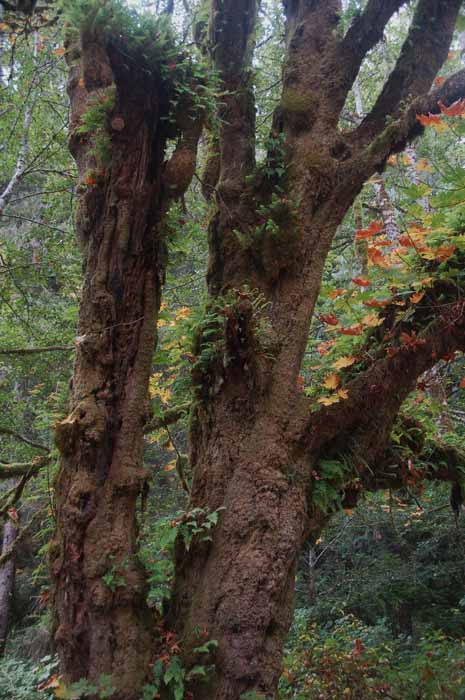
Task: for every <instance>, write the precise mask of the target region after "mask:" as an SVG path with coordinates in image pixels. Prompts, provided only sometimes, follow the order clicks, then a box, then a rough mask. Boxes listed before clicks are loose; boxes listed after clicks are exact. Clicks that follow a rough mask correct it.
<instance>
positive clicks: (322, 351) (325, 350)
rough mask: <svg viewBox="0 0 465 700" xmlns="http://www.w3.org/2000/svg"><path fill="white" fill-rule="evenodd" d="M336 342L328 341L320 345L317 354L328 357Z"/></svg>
mask: <svg viewBox="0 0 465 700" xmlns="http://www.w3.org/2000/svg"><path fill="white" fill-rule="evenodd" d="M335 342H336V341H335V340H327V341H326V342H324V343H320V344H319V345H318V347H317V352H318V353H319V354H320V355H327V354H328V353H329V351H330V348H331V347H332V346H333V345H334V343H335Z"/></svg>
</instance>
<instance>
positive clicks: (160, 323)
mask: <svg viewBox="0 0 465 700" xmlns="http://www.w3.org/2000/svg"><path fill="white" fill-rule="evenodd" d="M167 325H168V321H165V319H164V318H160V319H159V320H158V327H159V328H163V326H167Z"/></svg>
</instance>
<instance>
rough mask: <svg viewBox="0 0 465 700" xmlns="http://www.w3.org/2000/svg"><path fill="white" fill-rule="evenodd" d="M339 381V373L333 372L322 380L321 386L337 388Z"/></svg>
mask: <svg viewBox="0 0 465 700" xmlns="http://www.w3.org/2000/svg"><path fill="white" fill-rule="evenodd" d="M340 383H341V378H340V377H339V375H337V374H335V373H333V374H328V375H327V376H326V377H325V379H324V382H323V386H324V387H325V389H337V387H338V386H339V384H340Z"/></svg>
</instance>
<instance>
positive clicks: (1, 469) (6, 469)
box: [0, 457, 51, 479]
mask: <svg viewBox="0 0 465 700" xmlns="http://www.w3.org/2000/svg"><path fill="white" fill-rule="evenodd" d="M50 460H51V457H36V458H35V459H33V460H32V461H31V462H0V479H11V478H13V477H15V476H33V475H35V474H37V473H38V472H39V471H40V470H41V469H42V468H43V467H45V465H47V464H49V462H50Z"/></svg>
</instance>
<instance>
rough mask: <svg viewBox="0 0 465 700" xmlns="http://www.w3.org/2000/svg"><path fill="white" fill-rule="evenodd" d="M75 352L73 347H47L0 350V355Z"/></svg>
mask: <svg viewBox="0 0 465 700" xmlns="http://www.w3.org/2000/svg"><path fill="white" fill-rule="evenodd" d="M68 350H76V346H75V345H49V346H48V347H43V348H0V355H37V354H39V353H41V352H67V351H68Z"/></svg>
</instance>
